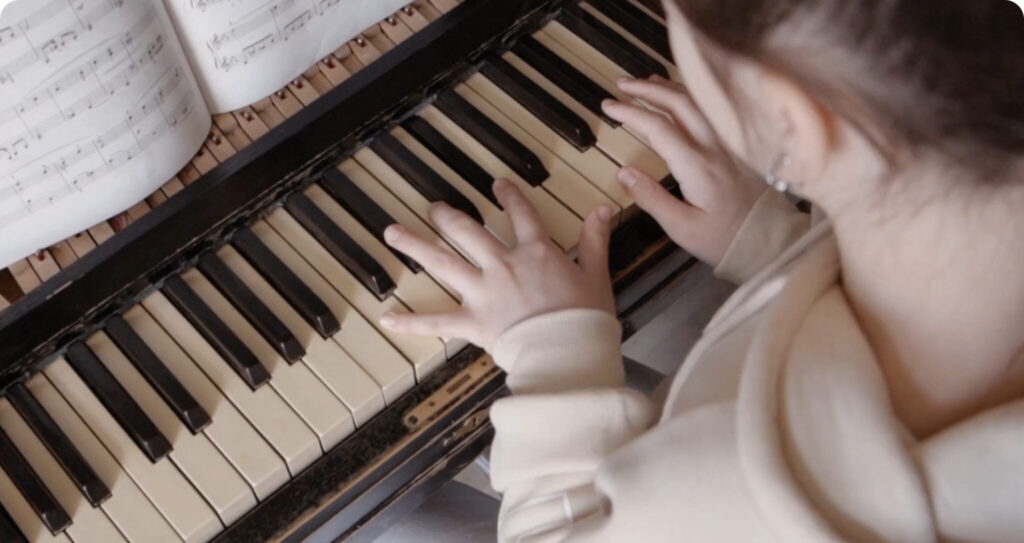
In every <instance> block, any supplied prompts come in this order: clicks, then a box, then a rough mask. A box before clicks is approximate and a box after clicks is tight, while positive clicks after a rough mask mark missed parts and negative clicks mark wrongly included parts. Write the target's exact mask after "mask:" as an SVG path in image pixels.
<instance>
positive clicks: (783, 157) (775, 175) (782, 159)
mask: <svg viewBox="0 0 1024 543" xmlns="http://www.w3.org/2000/svg"><path fill="white" fill-rule="evenodd" d="M787 164H789V155H788V154H786V153H782V154H780V155H779V157H778V158H776V159H775V162H774V163H773V164H772V169H771V170H769V171H768V174H767V175H765V177H764V180H765V182H766V183H768V186H769V187H771V188H773V189H775V190H777V191H779V192H786V191H788V190H789V187H790V186H791V185H792V183H790V182H789V181H786V180H785V179H783V178H781V177H779V172H780V171H781V170H782V169H783V168H785V167H786V165H787Z"/></svg>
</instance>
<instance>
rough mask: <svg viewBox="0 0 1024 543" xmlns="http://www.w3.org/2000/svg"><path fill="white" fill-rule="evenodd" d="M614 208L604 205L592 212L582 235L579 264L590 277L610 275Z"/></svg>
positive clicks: (585, 223) (584, 224) (585, 222)
mask: <svg viewBox="0 0 1024 543" xmlns="http://www.w3.org/2000/svg"><path fill="white" fill-rule="evenodd" d="M613 213H614V212H613V211H612V208H610V207H608V206H606V205H602V206H598V207H597V209H595V210H593V211H591V212H590V215H588V216H587V220H586V221H584V222H583V231H582V233H581V234H580V245H579V262H580V267H581V268H583V271H584V272H586V273H587V274H589V275H593V276H597V277H606V276H607V275H608V242H609V240H610V239H611V233H612V226H611V223H612V215H613Z"/></svg>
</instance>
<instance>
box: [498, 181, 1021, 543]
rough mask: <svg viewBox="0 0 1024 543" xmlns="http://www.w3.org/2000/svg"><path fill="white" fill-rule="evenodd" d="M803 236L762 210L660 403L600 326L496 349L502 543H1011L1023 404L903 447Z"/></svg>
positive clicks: (519, 332) (835, 268) (550, 330)
mask: <svg viewBox="0 0 1024 543" xmlns="http://www.w3.org/2000/svg"><path fill="white" fill-rule="evenodd" d="M809 227H810V225H809V221H808V219H807V217H806V216H805V215H801V214H799V213H797V212H796V210H795V209H793V207H792V206H790V205H789V204H788V203H787V202H786V201H785V199H784V198H782V197H781V196H779V195H778V194H776V193H774V192H771V191H769V192H766V193H765V194H764V195H763V196H762V197H761V199H760V200H759V201H758V203H757V204H756V205H755V207H754V209H753V210H752V211H751V213H750V215H749V216H748V217H747V219H746V221H745V223H744V225H743V226H742V227H741V229H740V232H739V233H738V234H737V236H736V239H735V240H734V241H733V243H732V246H731V247H730V248H729V251H728V253H727V255H726V257H725V259H724V261H723V262H722V264H721V265H720V266H719V268H718V269H717V270H716V273H717V274H718V275H719V276H721V277H725V278H728V279H731V280H734V281H736V282H741V283H744V284H743V286H742V287H741V288H740V289H739V290H738V291H737V292H736V294H735V295H734V296H733V297H732V298H731V299H730V300H729V301H728V302H727V303H726V304H725V305H724V306H723V307H722V308H721V309H720V310H719V311H718V313H717V314H716V315H715V317H714V318H713V319H712V321H711V322H710V323H709V324H708V326H707V328H706V329H705V330H704V335H703V338H702V339H701V340H700V342H698V343H697V345H696V346H695V347H694V349H693V351H692V352H691V353H690V354H689V356H687V357H686V360H685V363H684V364H683V366H682V368H681V370H680V372H679V373H678V374H677V375H676V376H675V377H674V378H673V380H672V383H671V388H670V389H669V390H670V391H669V393H668V396H667V399H666V400H665V401H664V402H663V403H661V404H656V403H655V402H654V401H652V400H651V399H649V398H647V397H645V396H643V395H641V394H639V393H636V392H634V391H631V390H628V389H626V388H624V387H623V383H624V374H623V367H622V360H621V354H620V353H621V349H620V337H621V335H620V328H619V324H618V323H617V322H616V320H615V319H614V318H613V317H612V316H611V315H608V314H606V313H602V312H599V311H591V310H569V311H562V312H558V313H553V314H548V315H543V316H539V317H536V318H532V319H529V320H527V321H524V322H522V323H520V324H518V325H516V326H514V327H513V328H511V329H510V330H508V331H507V332H506V333H505V334H503V336H502V337H501V338H500V339H499V340H498V342H497V344H496V346H495V348H494V358H495V360H496V361H497V363H498V365H500V366H501V367H502V368H504V369H505V370H506V371H507V372H508V374H509V375H508V385H509V387H510V388H511V389H512V391H513V392H514V395H513V396H511V397H509V398H506V399H503V400H500V401H498V402H497V403H495V404H494V406H493V408H492V410H491V418H492V421H493V423H494V426H495V428H496V430H497V433H496V437H495V440H494V445H493V449H492V457H491V462H492V483H493V485H494V487H495V489H496V490H498V491H499V492H501V493H502V494H503V496H504V500H503V502H502V507H501V518H500V522H499V529H498V532H499V533H498V539H499V541H501V542H503V543H505V542H509V543H513V542H514V543H520V542H521V543H540V542H545V543H547V542H561V541H566V542H634V541H636V542H651V543H654V542H662V541H673V542H674V541H701V542H707V541H729V542H734V541H735V542H743V541H751V542H773V541H780V542H805V541H806V542H818V541H842V540H851V541H885V542H928V541H1024V400H1020V401H1015V402H1011V403H1008V404H1005V405H1002V406H999V407H997V408H994V409H991V410H989V411H987V412H984V413H981V414H979V415H977V416H975V417H973V418H971V419H968V420H966V421H963V422H961V423H959V424H957V425H955V426H953V427H951V428H948V429H946V430H945V431H943V432H941V433H939V434H937V435H934V436H932V437H930V438H928V439H926V440H916V439H914V438H913V437H912V436H911V435H910V434H909V433H908V432H907V431H906V430H905V429H904V428H903V426H902V425H901V423H900V422H899V420H898V419H897V418H896V417H895V415H894V413H893V411H892V409H891V406H890V402H889V398H888V395H887V391H886V387H885V382H884V381H883V378H882V375H881V373H880V371H879V369H878V365H877V362H876V360H875V356H874V353H873V352H872V350H871V347H870V345H869V344H868V342H867V340H866V339H865V336H864V333H863V332H862V330H861V327H860V326H859V324H858V323H857V321H856V319H855V318H854V316H853V313H852V312H851V310H850V307H849V304H848V302H847V300H846V298H845V296H844V294H843V291H842V290H841V289H840V287H839V283H838V281H839V260H838V253H837V250H836V247H835V242H834V238H833V237H832V234H831V230H830V227H829V225H828V224H827V223H820V224H818V225H816V226H814V227H813V228H811V229H810V230H809V231H808V228H809ZM801 236H802V237H801ZM797 238H800V239H799V240H798V239H797ZM794 241H795V244H794ZM787 247H788V248H787ZM755 274H756V275H755ZM936 378H941V376H936Z"/></svg>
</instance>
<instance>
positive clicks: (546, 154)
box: [455, 74, 621, 218]
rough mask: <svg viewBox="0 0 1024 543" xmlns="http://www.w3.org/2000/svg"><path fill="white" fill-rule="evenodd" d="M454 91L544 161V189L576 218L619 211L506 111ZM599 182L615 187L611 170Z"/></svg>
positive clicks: (471, 93)
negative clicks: (602, 207) (601, 208)
mask: <svg viewBox="0 0 1024 543" xmlns="http://www.w3.org/2000/svg"><path fill="white" fill-rule="evenodd" d="M474 77H476V78H479V79H484V77H483V76H482V75H480V74H476V75H474ZM485 81H486V80H485ZM455 92H457V93H459V95H460V96H462V97H463V98H465V99H466V101H467V102H469V103H471V104H473V105H474V106H475V107H476V108H477V109H479V110H480V111H481V112H483V114H484V115H487V117H488V118H490V119H491V120H492V121H494V122H495V123H496V124H498V126H501V127H502V128H503V129H505V131H506V132H508V133H509V134H511V135H512V136H513V137H514V138H516V139H517V140H519V142H520V143H522V144H523V145H525V146H526V147H527V148H528V149H530V151H533V153H534V154H535V155H537V156H538V157H540V159H541V160H542V161H543V162H544V167H545V168H547V170H548V172H550V173H551V177H549V178H548V180H547V181H544V188H545V189H547V191H548V192H550V193H551V194H552V195H553V196H554V197H555V198H558V199H559V200H560V201H561V202H562V203H563V204H565V205H566V207H568V208H569V209H571V210H572V211H573V212H574V213H575V214H576V216H578V217H581V218H586V216H587V215H589V214H590V212H591V211H592V210H594V209H596V208H597V207H598V206H600V205H607V206H608V207H611V208H612V209H613V210H615V213H616V215H618V213H619V212H620V211H621V209H620V208H619V205H618V204H617V203H615V202H614V201H612V199H611V198H609V197H608V196H607V195H605V193H603V192H601V191H600V190H599V189H598V188H597V187H595V186H594V185H593V184H592V183H591V182H589V181H587V179H586V178H585V177H583V176H582V175H580V173H579V172H577V171H576V170H575V169H573V168H571V167H569V165H568V164H566V163H565V162H564V161H563V160H562V159H561V158H560V157H559V156H558V155H557V154H555V153H554V152H553V151H551V149H550V148H548V147H546V146H545V145H544V144H543V143H541V142H540V141H539V140H538V139H537V138H536V137H535V136H534V135H533V133H531V132H530V131H528V130H526V129H524V128H523V127H521V126H519V125H518V124H517V123H516V122H515V121H513V120H512V119H510V118H509V116H508V112H507V111H506V112H502V111H501V110H500V109H499V108H497V107H495V106H494V105H493V104H491V103H490V102H489V101H487V100H486V99H485V98H484V97H483V96H481V95H480V94H478V93H477V92H476V91H474V90H473V89H471V88H470V87H468V86H467V85H458V86H456V87H455ZM527 115H529V114H527ZM541 126H543V123H541ZM537 128H538V129H540V128H541V127H537ZM545 128H546V127H545ZM541 131H543V130H541ZM598 179H603V180H604V181H605V182H606V184H608V185H609V186H610V185H616V184H617V183H616V182H615V172H614V171H612V172H602V173H601V174H600V175H598Z"/></svg>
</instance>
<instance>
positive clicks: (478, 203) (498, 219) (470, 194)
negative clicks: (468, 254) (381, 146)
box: [350, 127, 516, 246]
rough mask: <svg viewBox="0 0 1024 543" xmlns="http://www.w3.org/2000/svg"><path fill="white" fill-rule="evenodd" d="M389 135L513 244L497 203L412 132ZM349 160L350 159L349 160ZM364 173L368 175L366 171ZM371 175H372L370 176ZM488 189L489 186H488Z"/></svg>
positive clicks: (505, 216)
mask: <svg viewBox="0 0 1024 543" xmlns="http://www.w3.org/2000/svg"><path fill="white" fill-rule="evenodd" d="M391 135H393V136H394V137H395V139H397V140H398V141H399V142H401V143H402V145H405V146H406V147H407V148H408V149H409V151H411V152H412V153H413V154H414V155H416V156H417V157H419V159H420V160H422V161H423V162H424V163H425V164H426V165H427V166H429V167H430V168H431V169H432V170H434V171H435V172H437V173H438V174H439V175H440V176H441V177H443V178H444V179H445V181H448V183H450V184H451V185H452V186H453V187H455V189H456V190H458V191H459V192H460V193H462V195H463V196H465V197H466V198H467V199H469V201H470V202H472V203H473V205H474V206H475V207H476V208H477V210H479V211H480V215H481V216H482V217H483V218H484V226H486V227H487V229H488V230H490V231H491V233H492V234H494V235H495V236H496V237H497V238H498V239H500V240H501V241H502V242H503V243H504V244H505V245H508V246H512V245H514V244H515V241H516V236H515V232H514V231H513V230H512V223H511V221H509V218H508V215H507V214H506V213H505V212H504V211H503V210H502V209H501V208H499V207H498V206H497V205H495V204H494V202H492V201H491V200H490V199H488V196H489V195H485V194H483V193H481V192H480V191H479V190H477V189H476V188H474V187H473V186H472V185H470V184H469V182H468V181H466V180H465V179H463V178H462V177H461V176H460V175H459V174H458V173H456V172H455V170H453V169H451V167H449V166H448V165H447V164H445V162H444V161H443V160H441V159H440V158H438V157H437V156H436V155H434V154H433V153H431V152H430V150H429V149H427V148H426V147H424V146H423V144H422V143H420V142H419V141H418V140H416V138H415V137H413V136H412V134H410V133H408V132H406V131H405V130H404V129H403V128H401V127H399V128H395V129H394V130H393V131H392V132H391ZM350 162H351V161H350ZM353 164H355V167H356V168H359V169H362V166H360V165H359V164H358V163H356V162H353ZM363 171H364V172H365V171H366V170H363ZM366 175H370V174H369V173H366ZM371 177H372V176H371ZM488 190H490V187H488Z"/></svg>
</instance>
